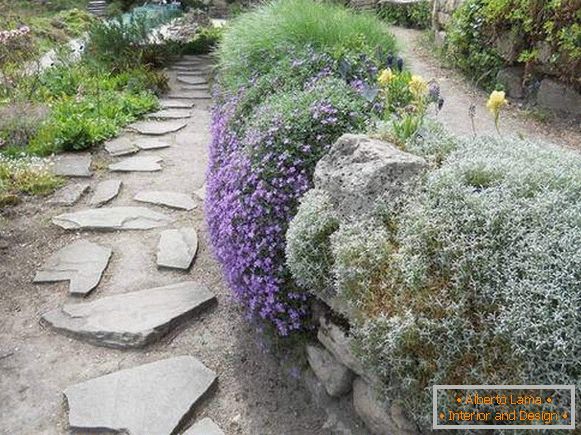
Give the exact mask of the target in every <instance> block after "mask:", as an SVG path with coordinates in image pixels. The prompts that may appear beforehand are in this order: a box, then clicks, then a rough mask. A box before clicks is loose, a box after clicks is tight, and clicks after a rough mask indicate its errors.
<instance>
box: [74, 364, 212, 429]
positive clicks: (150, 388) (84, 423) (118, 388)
mask: <svg viewBox="0 0 581 435" xmlns="http://www.w3.org/2000/svg"><path fill="white" fill-rule="evenodd" d="M215 381H216V373H214V372H213V371H212V370H210V369H209V368H207V367H206V366H205V365H204V364H202V363H201V362H200V361H199V360H197V359H196V358H194V357H192V356H178V357H175V358H168V359H164V360H160V361H156V362H153V363H149V364H144V365H141V366H138V367H133V368H130V369H125V370H120V371H118V372H114V373H111V374H108V375H105V376H101V377H99V378H95V379H91V380H89V381H85V382H82V383H80V384H76V385H73V386H70V387H68V388H67V389H66V390H65V391H64V394H65V396H66V398H67V402H68V408H69V425H70V429H71V430H73V431H83V433H87V432H93V431H99V432H101V431H107V432H115V433H127V434H131V435H152V434H155V435H158V434H170V433H172V434H173V433H176V429H177V428H178V426H179V425H180V423H181V422H182V421H183V420H185V419H186V418H188V417H189V415H191V411H192V410H193V408H194V405H196V403H197V402H198V401H199V400H200V399H201V398H202V397H203V396H204V395H205V394H206V393H207V392H208V390H209V389H210V387H211V386H212V385H213V384H214V382H215ZM202 421H203V420H202ZM196 433H197V432H196ZM213 433H214V432H205V433H204V435H211V434H213Z"/></svg>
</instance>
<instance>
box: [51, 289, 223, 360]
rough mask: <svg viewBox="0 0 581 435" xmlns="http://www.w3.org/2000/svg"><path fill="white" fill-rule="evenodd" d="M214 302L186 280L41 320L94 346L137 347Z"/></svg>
mask: <svg viewBox="0 0 581 435" xmlns="http://www.w3.org/2000/svg"><path fill="white" fill-rule="evenodd" d="M215 299H216V297H215V296H214V293H212V292H211V291H210V290H208V289H206V288H205V287H203V286H201V285H200V284H198V283H196V282H193V281H187V282H182V283H178V284H172V285H168V286H165V287H157V288H152V289H148V290H141V291H136V292H132V293H123V294H119V295H115V296H109V297H106V298H102V299H97V300H96V301H92V302H86V303H80V304H69V305H65V306H63V307H62V308H57V309H56V310H53V311H49V312H48V313H45V314H43V316H42V319H41V321H42V323H44V324H46V325H48V326H50V327H51V328H52V329H54V330H56V331H57V332H60V333H62V334H65V335H68V336H71V337H74V338H76V339H80V340H83V341H87V342H89V343H91V344H93V345H95V346H104V347H112V348H120V349H127V348H139V347H144V346H146V345H148V344H150V343H152V342H154V341H156V340H158V339H159V338H161V337H162V336H164V335H165V334H167V333H168V332H169V331H170V330H172V329H174V328H175V327H176V326H177V325H178V324H180V323H183V322H185V321H187V320H189V319H191V318H193V317H194V316H195V315H196V313H198V312H200V311H202V310H204V309H205V308H207V307H208V306H209V305H210V304H211V303H212V302H213V301H215Z"/></svg>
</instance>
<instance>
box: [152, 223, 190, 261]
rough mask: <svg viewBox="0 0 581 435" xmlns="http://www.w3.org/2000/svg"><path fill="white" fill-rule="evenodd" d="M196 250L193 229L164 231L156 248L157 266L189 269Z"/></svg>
mask: <svg viewBox="0 0 581 435" xmlns="http://www.w3.org/2000/svg"><path fill="white" fill-rule="evenodd" d="M197 250H198V234H197V233H196V230H195V229H193V228H179V229H175V230H165V231H163V232H162V233H161V236H160V239H159V245H158V247H157V266H158V267H167V268H171V269H189V268H190V266H191V265H192V261H194V257H195V256H196V252H197Z"/></svg>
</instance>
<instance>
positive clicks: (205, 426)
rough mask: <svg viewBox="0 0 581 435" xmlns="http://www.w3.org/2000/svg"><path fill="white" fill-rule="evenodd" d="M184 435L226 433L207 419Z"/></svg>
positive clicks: (222, 434) (216, 434) (196, 424)
mask: <svg viewBox="0 0 581 435" xmlns="http://www.w3.org/2000/svg"><path fill="white" fill-rule="evenodd" d="M183 435H224V432H223V431H222V429H220V428H219V427H218V425H217V424H216V423H214V421H213V420H212V419H211V418H208V417H206V418H203V419H201V420H200V421H198V422H196V423H195V424H194V425H193V426H192V427H191V428H189V429H188V430H187V431H185V432H184V434H183Z"/></svg>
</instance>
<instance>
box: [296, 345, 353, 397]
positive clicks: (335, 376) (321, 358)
mask: <svg viewBox="0 0 581 435" xmlns="http://www.w3.org/2000/svg"><path fill="white" fill-rule="evenodd" d="M306 351H307V360H308V361H309V365H310V366H311V369H312V370H313V372H314V373H315V375H317V378H319V379H320V381H321V382H322V383H323V385H324V386H325V390H327V393H328V394H329V395H330V396H333V397H340V396H342V395H344V394H347V393H348V392H349V391H351V384H352V383H353V372H352V371H351V370H349V369H348V368H347V367H345V366H344V365H343V364H341V363H340V362H338V361H337V360H336V359H335V357H334V356H333V355H331V353H330V352H329V351H327V350H326V349H323V348H322V347H319V346H312V345H307V347H306Z"/></svg>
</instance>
